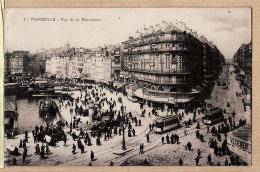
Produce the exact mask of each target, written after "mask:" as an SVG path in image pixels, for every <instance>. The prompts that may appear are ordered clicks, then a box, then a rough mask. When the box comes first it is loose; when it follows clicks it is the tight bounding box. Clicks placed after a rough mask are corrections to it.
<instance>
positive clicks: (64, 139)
mask: <svg viewBox="0 0 260 172" xmlns="http://www.w3.org/2000/svg"><path fill="white" fill-rule="evenodd" d="M63 142H64V145H65V146H66V144H67V138H66V137H64V138H63Z"/></svg>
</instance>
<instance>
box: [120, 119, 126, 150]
mask: <svg viewBox="0 0 260 172" xmlns="http://www.w3.org/2000/svg"><path fill="white" fill-rule="evenodd" d="M121 126H122V130H123V140H122V149H123V150H126V146H125V126H124V123H123V122H122V123H121Z"/></svg>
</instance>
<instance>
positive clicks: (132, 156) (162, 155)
mask: <svg viewBox="0 0 260 172" xmlns="http://www.w3.org/2000/svg"><path fill="white" fill-rule="evenodd" d="M230 71H233V67H230V69H229V72H230ZM223 75H225V74H224V73H222V74H221V76H220V78H221V79H222V78H224V77H225V76H223ZM228 81H229V83H230V84H229V85H228V89H222V87H221V86H217V84H215V86H214V89H213V92H212V96H211V100H208V103H211V104H212V105H213V106H217V107H220V108H222V109H226V111H227V114H226V115H225V116H226V117H228V116H231V113H232V112H233V110H234V111H235V112H236V116H235V122H236V123H238V120H239V119H246V120H247V123H249V122H250V119H251V115H250V113H251V112H250V108H249V107H247V111H246V112H244V109H243V104H242V98H245V96H244V95H242V96H241V97H236V92H239V93H241V91H242V90H241V89H240V87H239V83H238V81H236V79H235V74H234V73H233V74H231V75H229V78H228ZM90 91H91V90H88V93H90ZM101 92H102V93H105V94H106V95H105V96H106V97H107V99H108V100H111V98H112V101H113V100H115V101H116V107H115V108H114V110H117V111H119V110H120V107H121V106H122V105H123V106H125V107H126V112H130V111H131V113H132V114H133V116H136V117H137V119H138V120H139V119H141V122H142V125H141V126H135V124H134V123H132V125H133V128H135V130H136V136H134V137H128V136H127V128H126V130H125V142H126V148H127V149H126V150H122V139H123V137H122V135H121V136H119V135H118V134H112V137H111V138H110V139H108V140H107V141H105V140H104V136H102V137H101V145H100V146H97V145H96V144H95V142H96V137H94V138H93V137H92V138H91V139H92V146H87V145H85V152H84V153H83V154H81V153H80V149H77V150H76V154H75V155H73V154H72V145H73V143H74V144H75V145H76V143H77V141H74V140H73V139H72V137H71V136H69V127H68V126H67V127H66V126H65V129H64V130H65V133H66V134H67V136H68V137H67V143H66V145H64V143H63V141H59V142H58V143H57V145H56V147H50V151H51V154H49V155H46V158H45V159H41V158H40V156H39V155H38V154H35V153H34V152H35V151H34V147H35V145H36V144H35V143H34V142H33V137H32V134H31V131H29V142H28V143H27V149H28V156H27V158H26V164H23V163H22V156H18V157H16V158H17V164H18V165H50V166H52V165H62V166H64V165H65V166H69V165H77V166H81V165H89V163H90V162H91V163H92V165H93V166H96V165H101V166H102V165H105V166H107V165H109V164H110V162H111V161H112V162H113V163H114V165H122V164H123V165H130V164H132V165H138V163H141V162H143V161H144V160H145V159H146V160H148V161H149V163H150V164H151V165H178V160H179V158H182V159H183V161H184V164H185V165H186V164H187V165H195V160H194V159H195V158H196V155H197V153H196V152H197V150H198V149H200V150H201V152H202V153H201V155H202V157H201V159H200V165H207V158H206V157H207V156H208V154H211V155H212V160H213V162H214V163H215V164H216V163H217V162H220V164H221V165H223V164H224V161H225V159H226V158H228V160H229V156H227V155H225V156H224V155H223V156H221V157H220V156H215V155H214V152H213V149H211V148H209V144H208V141H209V139H210V138H212V136H211V133H207V126H206V125H205V124H203V123H202V122H201V120H202V117H203V114H200V115H197V116H196V120H197V121H198V122H199V123H200V125H201V129H200V130H199V132H200V133H202V134H203V135H204V142H201V141H200V139H198V138H196V135H195V132H196V131H197V129H196V126H197V122H195V123H192V125H191V126H190V128H186V130H187V134H186V135H185V134H184V124H183V122H184V121H187V120H188V119H192V117H193V114H192V113H189V114H187V115H186V114H185V115H184V118H183V119H182V121H181V125H182V127H180V128H178V129H176V130H174V131H171V132H167V133H164V134H155V133H154V132H153V131H150V130H149V124H151V123H153V122H154V120H155V119H156V117H155V116H154V115H151V116H149V115H148V113H149V112H151V111H152V108H150V107H148V106H147V105H144V109H145V110H146V113H145V116H144V117H141V115H140V114H141V112H142V110H143V109H140V105H139V103H134V102H131V101H130V100H129V99H128V98H127V97H126V96H123V95H122V93H116V92H113V93H112V92H110V91H109V90H108V89H105V88H104V89H103V90H101V89H100V88H99V91H98V93H101ZM80 94H81V92H80V91H75V92H74V95H73V96H74V97H75V98H76V97H80ZM84 95H85V93H84V92H82V97H84ZM118 97H122V103H119V102H118V101H117V100H118ZM57 102H58V101H57ZM228 102H229V104H230V108H228V107H227V103H228ZM59 104H60V103H59ZM64 104H66V102H64ZM80 105H82V103H81V102H79V103H78V106H80ZM70 108H75V103H74V107H65V106H62V105H61V109H60V111H61V116H62V117H63V119H64V120H66V121H68V122H70V120H71V114H70ZM108 108H109V107H108V106H107V105H106V104H105V105H104V106H103V107H102V110H104V111H105V110H106V109H108ZM181 112H183V110H181V109H180V110H179V111H178V113H181ZM157 113H158V114H159V116H165V115H166V114H167V112H166V110H164V111H163V112H162V111H161V110H157ZM151 114H152V113H151ZM72 116H73V118H74V116H75V117H76V118H81V124H79V126H84V125H85V124H86V122H87V121H88V122H90V119H89V117H83V116H79V115H75V112H74V113H73V115H72ZM115 118H116V117H115ZM218 125H219V124H216V125H214V126H216V128H217V127H218ZM73 131H76V130H75V129H74V130H73ZM88 132H89V131H88ZM172 133H176V134H177V135H178V136H179V137H180V143H179V144H173V145H168V144H164V145H163V144H162V143H161V137H163V136H164V137H166V135H167V134H169V135H171V134H172ZM147 134H149V136H150V141H149V143H147V141H146V135H147ZM221 137H222V140H221V141H220V142H219V141H218V144H219V145H220V144H221V143H222V141H223V139H224V135H223V134H221ZM23 138H24V134H22V135H18V136H16V137H15V139H6V142H5V144H6V145H12V146H16V147H19V141H20V139H23ZM82 141H83V139H82ZM188 142H191V144H192V145H193V151H188V150H185V145H186V144H187V143H188ZM141 143H144V153H143V154H139V147H140V144H141ZM38 144H40V146H41V145H42V143H38ZM167 145H168V146H167ZM91 150H92V151H93V152H94V153H95V160H94V161H91V160H90V152H91ZM19 152H20V153H22V149H21V148H19ZM5 157H6V164H7V165H8V164H12V162H11V161H12V158H13V157H12V156H10V155H9V154H8V152H7V151H6V152H5Z"/></svg>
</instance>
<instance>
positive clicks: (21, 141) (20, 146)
mask: <svg viewBox="0 0 260 172" xmlns="http://www.w3.org/2000/svg"><path fill="white" fill-rule="evenodd" d="M22 147H23V140H22V139H21V140H20V144H19V148H22Z"/></svg>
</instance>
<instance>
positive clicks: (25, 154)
mask: <svg viewBox="0 0 260 172" xmlns="http://www.w3.org/2000/svg"><path fill="white" fill-rule="evenodd" d="M26 156H27V148H26V147H24V150H23V163H25V158H26Z"/></svg>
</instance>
